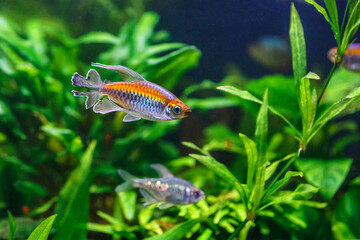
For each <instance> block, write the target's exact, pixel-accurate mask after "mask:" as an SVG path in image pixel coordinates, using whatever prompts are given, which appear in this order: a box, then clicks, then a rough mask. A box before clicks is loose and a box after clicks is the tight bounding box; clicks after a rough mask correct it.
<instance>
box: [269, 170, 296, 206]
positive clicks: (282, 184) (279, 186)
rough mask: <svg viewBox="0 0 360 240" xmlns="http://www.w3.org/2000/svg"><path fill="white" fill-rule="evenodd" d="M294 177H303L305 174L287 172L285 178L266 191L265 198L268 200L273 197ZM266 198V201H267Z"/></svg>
mask: <svg viewBox="0 0 360 240" xmlns="http://www.w3.org/2000/svg"><path fill="white" fill-rule="evenodd" d="M293 177H303V173H301V172H293V171H288V172H286V174H285V176H284V177H283V178H282V179H280V180H278V181H276V182H275V183H274V184H271V185H270V186H269V187H268V188H267V189H266V191H265V196H266V198H268V197H269V196H271V195H272V194H273V193H275V192H276V191H277V190H278V189H279V188H281V187H282V186H284V185H285V184H286V183H287V182H288V181H289V180H290V178H293ZM265 200H266V199H265V197H264V200H263V201H265Z"/></svg>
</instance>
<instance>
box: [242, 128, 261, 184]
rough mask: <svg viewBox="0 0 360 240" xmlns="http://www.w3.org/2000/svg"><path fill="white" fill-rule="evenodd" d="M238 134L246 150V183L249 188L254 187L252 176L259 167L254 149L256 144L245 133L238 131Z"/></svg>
mask: <svg viewBox="0 0 360 240" xmlns="http://www.w3.org/2000/svg"><path fill="white" fill-rule="evenodd" d="M239 136H240V138H241V140H242V141H243V144H244V147H245V150H246V154H247V159H248V161H247V163H248V164H247V165H248V169H247V178H246V183H247V184H248V185H249V188H250V190H251V189H253V187H254V177H255V174H256V172H257V169H258V167H259V164H258V153H257V150H256V145H255V143H254V142H253V141H252V140H251V139H249V138H248V137H247V136H246V135H244V134H242V133H239Z"/></svg>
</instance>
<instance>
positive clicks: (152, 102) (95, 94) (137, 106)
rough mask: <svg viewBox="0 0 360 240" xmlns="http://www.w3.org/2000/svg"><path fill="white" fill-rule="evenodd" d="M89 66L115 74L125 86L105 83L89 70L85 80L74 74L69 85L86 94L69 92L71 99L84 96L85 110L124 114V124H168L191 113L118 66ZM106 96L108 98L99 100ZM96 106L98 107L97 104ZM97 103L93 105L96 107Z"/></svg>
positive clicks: (93, 64) (131, 72)
mask: <svg viewBox="0 0 360 240" xmlns="http://www.w3.org/2000/svg"><path fill="white" fill-rule="evenodd" d="M92 66H96V67H101V68H106V69H110V70H114V71H117V72H118V73H119V74H120V75H121V77H122V79H123V80H125V81H124V82H114V83H112V82H109V83H104V82H102V81H101V78H100V76H99V74H98V72H97V71H95V70H94V69H91V70H90V71H89V72H88V73H87V76H86V78H84V77H83V76H81V75H79V74H78V73H75V74H74V76H73V77H72V79H71V81H72V85H73V86H77V87H85V88H87V89H88V91H87V92H79V91H72V92H73V94H74V96H86V102H85V107H86V108H87V109H88V108H90V107H93V110H94V112H96V113H102V114H105V113H109V112H114V111H123V112H125V113H127V115H126V116H125V117H124V119H123V121H124V122H131V121H136V120H139V119H141V118H142V119H147V120H152V121H167V120H173V119H178V118H183V117H186V116H188V115H189V114H190V113H191V110H190V108H189V107H188V106H187V105H186V104H185V103H183V102H182V101H180V99H178V98H177V97H176V96H175V95H174V94H172V93H171V92H169V91H168V90H166V89H164V88H163V87H161V86H159V85H157V84H155V83H151V82H149V81H147V80H145V78H144V77H143V76H141V75H140V74H139V73H137V72H135V71H133V70H131V69H129V68H126V67H124V66H121V65H112V66H110V65H103V64H99V63H92ZM102 95H107V98H101V99H100V101H98V102H97V100H98V99H99V98H100V97H101V96H102ZM96 102H97V103H96ZM95 103H96V104H95Z"/></svg>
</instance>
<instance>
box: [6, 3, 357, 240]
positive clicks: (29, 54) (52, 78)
mask: <svg viewBox="0 0 360 240" xmlns="http://www.w3.org/2000/svg"><path fill="white" fill-rule="evenodd" d="M106 2H107V1H106ZM306 2H308V3H310V4H312V5H313V6H314V7H315V9H316V10H317V11H318V12H320V13H321V14H322V15H323V16H324V19H325V20H326V21H327V22H329V24H330V26H331V29H332V31H333V33H334V36H335V39H336V43H337V46H338V49H339V50H338V57H337V59H338V61H337V62H336V63H335V64H334V67H333V69H332V70H331V72H330V74H329V76H328V78H327V80H326V81H325V83H324V86H323V87H322V89H321V88H320V87H319V85H320V84H317V83H316V82H315V80H318V79H319V78H320V77H319V76H318V75H317V74H315V73H313V72H308V70H307V58H306V42H305V38H304V31H303V27H302V23H301V20H300V17H299V14H298V13H297V11H296V9H295V6H294V5H292V6H291V19H290V30H289V36H290V42H291V49H292V61H293V71H294V77H293V78H292V77H286V76H283V75H271V76H264V77H262V78H260V79H256V80H255V81H250V80H249V79H246V78H245V77H244V76H241V75H240V74H239V73H238V72H237V71H235V73H234V72H233V73H231V74H229V75H228V76H226V77H225V78H224V79H223V80H222V81H221V82H220V83H214V82H212V81H210V80H204V81H202V82H200V83H196V84H194V83H193V82H194V81H192V80H191V79H188V78H187V77H185V75H184V74H185V73H186V72H188V71H189V70H190V69H192V68H194V67H197V66H198V64H199V59H200V57H201V52H200V50H199V49H197V48H196V47H194V46H189V45H187V44H184V43H178V42H169V41H168V40H169V33H168V32H166V31H164V30H156V25H157V23H158V21H159V16H158V15H157V14H155V13H153V12H145V13H141V14H140V16H139V17H137V16H134V17H132V18H130V20H128V21H126V23H124V24H123V25H122V26H121V28H120V29H119V31H118V33H117V34H112V33H109V32H100V31H92V32H89V33H86V34H84V35H81V36H79V37H72V36H71V34H70V33H69V32H68V29H67V28H66V27H64V25H63V24H62V23H59V22H58V21H55V20H49V19H46V20H45V19H32V20H30V21H27V22H26V23H25V24H24V25H21V26H19V25H17V24H15V22H13V21H11V20H10V18H8V17H5V16H1V15H0V71H1V72H0V183H1V184H0V217H2V218H3V219H2V220H0V238H7V237H9V239H17V238H19V239H22V238H28V239H47V238H48V236H49V234H51V237H52V239H61V240H64V239H65V240H66V239H80V240H81V239H87V238H88V237H89V236H91V238H92V239H97V238H99V239H148V240H156V239H160V240H161V239H183V238H184V237H185V238H191V239H198V240H205V239H229V240H230V239H246V238H249V239H252V238H260V236H262V238H264V239H268V238H271V239H273V238H278V239H309V238H310V239H348V238H360V231H359V227H358V226H359V224H360V219H359V214H358V213H359V205H358V201H359V200H360V178H359V177H353V176H350V175H349V172H350V169H351V166H352V164H353V159H352V158H349V157H346V154H345V149H346V147H347V146H349V145H350V144H352V143H354V142H356V141H359V140H360V137H359V136H358V134H357V131H358V129H357V125H356V123H355V122H354V121H353V120H351V119H347V118H343V119H342V118H340V119H339V117H341V116H344V115H346V114H349V113H354V112H357V111H358V110H359V104H358V103H359V99H360V87H359V86H360V76H359V74H357V73H353V72H349V71H347V70H344V69H338V66H339V65H340V63H341V60H342V59H343V55H344V54H345V51H346V49H347V47H348V46H349V44H351V43H352V41H353V37H354V36H355V33H356V32H357V30H358V27H359V25H360V20H359V19H360V1H359V0H353V1H352V0H350V1H349V2H348V4H347V7H346V10H345V14H344V18H343V20H342V22H340V21H339V18H338V11H337V6H336V2H335V0H325V1H324V2H325V8H324V7H322V6H320V5H319V4H318V3H316V2H315V1H312V0H306ZM340 24H341V26H340ZM89 49H90V50H92V51H93V52H95V53H97V55H96V56H95V59H90V61H94V62H100V63H105V64H108V65H112V64H121V65H125V66H127V67H130V68H132V69H134V70H136V71H137V72H140V73H141V74H142V75H143V76H144V77H145V78H147V79H149V80H151V81H152V82H155V83H157V84H159V85H161V86H163V87H165V88H167V89H169V90H172V91H178V89H182V91H181V92H182V95H180V98H181V99H182V100H183V101H184V102H185V103H187V104H188V105H189V106H190V107H191V108H192V109H193V110H195V112H198V113H199V114H200V115H201V116H203V117H204V118H207V117H208V116H209V113H212V112H221V114H224V113H225V114H229V115H231V116H233V114H232V112H233V111H236V112H237V113H241V116H242V117H241V119H240V120H239V119H235V121H238V122H237V123H236V127H233V126H232V127H231V128H236V129H237V130H238V132H240V133H237V132H235V131H234V130H233V129H230V127H229V126H227V125H226V124H224V123H222V122H220V121H217V122H215V123H212V124H210V125H208V124H207V123H206V126H204V127H203V129H204V137H203V139H188V140H190V141H192V142H196V144H195V143H192V142H189V141H188V140H187V141H184V142H183V146H182V147H183V148H185V149H186V150H187V151H195V152H196V153H191V154H189V155H188V156H184V155H182V154H181V153H182V152H184V151H185V150H183V149H181V148H180V146H178V145H176V144H175V143H174V141H173V140H172V138H171V136H174V135H176V134H178V135H176V136H177V138H179V139H183V138H181V137H180V134H181V131H182V130H183V129H191V128H189V127H187V126H186V121H188V119H186V120H183V121H180V120H176V121H169V122H145V121H138V122H135V123H131V124H125V123H123V122H122V118H123V116H124V113H122V112H117V113H114V114H107V115H104V116H100V115H99V114H95V113H93V112H92V111H89V110H86V109H84V106H83V105H84V103H83V99H78V98H74V97H73V96H72V94H71V90H72V86H71V82H70V78H71V75H72V74H73V73H74V72H79V73H80V74H82V75H83V74H85V73H86V72H87V70H88V69H89V63H88V62H87V60H88V59H87V57H86V53H87V51H89ZM92 54H94V53H92ZM100 74H101V76H102V78H103V79H111V80H112V81H120V79H119V78H118V76H116V75H112V74H111V72H110V71H100ZM319 92H320V94H319ZM223 93H226V94H223ZM324 93H326V94H325V95H324ZM279 96H281V97H279ZM229 108H230V109H229ZM190 118H191V116H190ZM190 118H189V119H190ZM335 118H337V119H338V120H336V121H333V120H334V119H335ZM225 119H227V118H226V117H225ZM232 120H233V119H232ZM329 139H335V140H334V141H332V142H330V141H329ZM198 143H200V144H202V145H203V146H202V147H199V146H197V145H199V144H198ZM84 149H85V150H84ZM154 162H162V163H165V165H166V166H167V167H169V169H171V170H172V171H173V172H174V173H175V175H177V176H179V177H182V178H184V179H187V180H189V181H191V182H193V183H194V184H195V185H196V186H198V187H200V188H201V189H203V190H204V191H205V192H206V194H207V197H206V199H204V200H202V201H200V202H198V203H196V204H191V205H186V206H179V207H172V208H170V209H167V210H159V209H157V208H156V207H157V206H156V205H151V206H147V207H144V206H142V202H141V199H142V198H141V196H139V195H138V193H137V192H136V191H129V192H121V193H115V192H114V188H115V186H116V185H117V184H119V183H120V178H119V177H118V176H117V169H119V168H125V169H126V170H128V171H129V172H135V173H138V174H139V175H140V174H143V175H151V172H149V173H148V172H147V171H148V166H149V164H150V163H154ZM144 173H146V174H144ZM28 208H29V209H30V211H28V210H26V209H28ZM6 210H8V211H6ZM10 212H11V213H12V214H13V215H14V216H16V217H13V216H12V214H11V213H10ZM53 213H54V214H56V215H52V216H51V217H48V218H47V219H45V220H43V221H42V222H41V223H40V224H39V222H38V221H35V220H33V219H41V218H43V217H47V216H50V215H51V214H53ZM37 225H38V226H37ZM36 226H37V227H36ZM34 229H35V230H34ZM51 229H52V230H51ZM89 238H90V237H89Z"/></svg>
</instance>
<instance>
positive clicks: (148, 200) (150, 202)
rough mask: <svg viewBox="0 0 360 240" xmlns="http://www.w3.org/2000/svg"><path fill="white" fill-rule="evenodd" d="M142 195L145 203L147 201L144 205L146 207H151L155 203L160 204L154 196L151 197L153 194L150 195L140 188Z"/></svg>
mask: <svg viewBox="0 0 360 240" xmlns="http://www.w3.org/2000/svg"><path fill="white" fill-rule="evenodd" d="M140 193H141V195H142V196H143V197H144V198H145V201H146V202H145V203H144V206H149V205H152V204H155V203H157V202H158V201H157V200H156V199H155V198H154V197H153V196H151V194H150V193H148V192H147V191H146V190H144V189H141V188H140Z"/></svg>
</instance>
